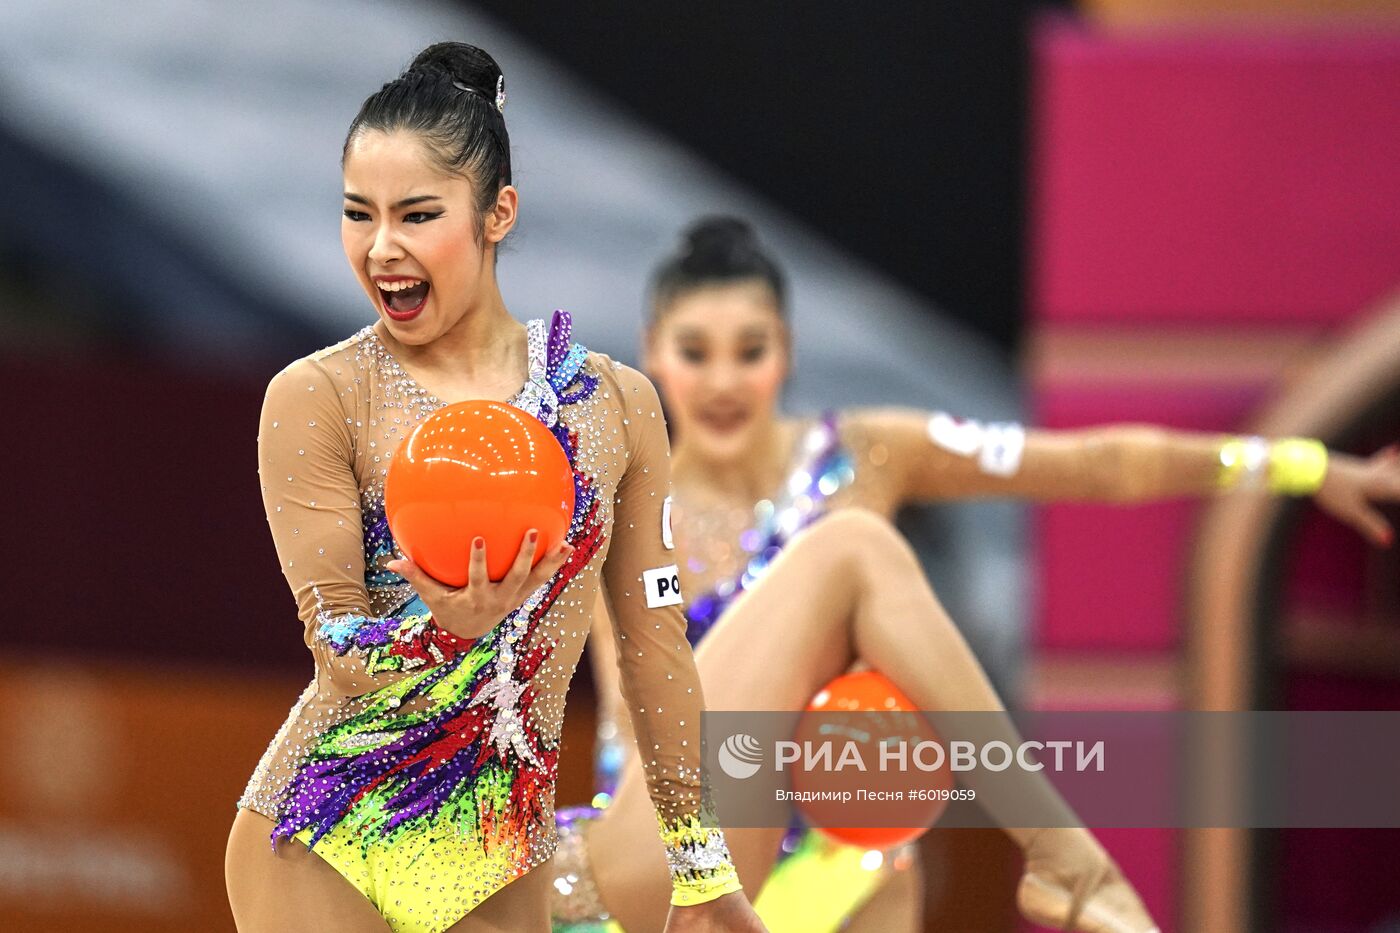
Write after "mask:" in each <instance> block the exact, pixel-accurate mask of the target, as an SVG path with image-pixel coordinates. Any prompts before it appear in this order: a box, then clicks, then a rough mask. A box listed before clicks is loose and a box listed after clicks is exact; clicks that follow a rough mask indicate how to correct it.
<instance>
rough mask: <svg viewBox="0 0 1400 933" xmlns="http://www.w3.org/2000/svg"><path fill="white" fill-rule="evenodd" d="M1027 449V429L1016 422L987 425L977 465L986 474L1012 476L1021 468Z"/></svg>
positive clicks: (999, 422)
mask: <svg viewBox="0 0 1400 933" xmlns="http://www.w3.org/2000/svg"><path fill="white" fill-rule="evenodd" d="M1025 449H1026V429H1025V428H1023V427H1021V425H1020V424H1019V423H1018V422H1015V421H998V422H995V423H993V424H989V425H987V428H986V431H985V437H984V438H983V441H982V455H981V456H980V457H978V458H977V463H978V465H979V466H980V467H981V468H982V472H984V473H990V474H992V475H993V476H1011V475H1012V474H1014V473H1015V472H1016V471H1017V470H1019V469H1020V468H1021V451H1023V450H1025Z"/></svg>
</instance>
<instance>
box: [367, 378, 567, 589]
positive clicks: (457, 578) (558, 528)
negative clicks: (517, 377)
mask: <svg viewBox="0 0 1400 933" xmlns="http://www.w3.org/2000/svg"><path fill="white" fill-rule="evenodd" d="M573 511H574V478H573V470H572V469H571V468H570V466H569V458H568V457H567V456H566V455H565V453H564V448H563V447H561V446H560V445H559V441H558V439H557V438H555V436H554V435H553V434H552V433H550V431H549V429H548V428H546V427H545V426H544V425H543V424H541V423H540V420H539V419H538V418H535V417H534V416H533V415H531V414H530V413H529V412H527V411H523V410H521V409H519V408H516V407H515V406H514V405H506V404H504V403H501V402H493V401H486V400H483V401H469V402H458V403H456V404H454V405H448V406H446V407H444V408H440V409H438V410H437V411H435V412H433V414H431V415H429V416H428V417H427V418H425V419H424V420H423V421H422V423H420V424H419V425H418V426H417V427H416V428H414V429H413V433H411V434H409V436H408V438H407V439H406V440H404V442H403V443H402V444H400V445H399V449H398V450H397V451H395V452H394V457H393V460H391V461H390V463H389V474H388V476H386V477H385V480H384V513H385V516H386V517H387V518H388V520H389V530H390V531H391V532H392V533H393V535H394V540H395V541H397V542H398V545H399V547H400V548H401V549H402V550H403V552H404V554H406V555H407V556H408V557H409V559H410V560H412V561H413V562H414V563H415V564H417V565H418V566H419V567H421V568H423V570H424V571H425V572H426V573H427V574H429V575H430V576H432V577H433V578H434V579H436V580H439V581H441V582H442V583H445V584H446V585H448V586H464V585H466V583H467V575H468V574H467V571H468V567H469V564H470V561H471V547H472V539H474V538H476V537H481V538H484V539H485V540H486V575H487V576H488V577H490V578H491V579H492V580H493V581H494V580H500V579H501V578H502V577H504V576H505V575H506V572H507V571H508V570H509V569H510V565H511V564H512V563H513V562H514V561H515V555H516V553H517V552H518V551H519V550H520V546H521V544H522V542H523V541H524V540H525V533H526V532H527V531H529V530H530V529H531V528H535V529H538V530H539V540H538V542H537V544H536V546H535V563H539V561H540V560H541V559H542V558H543V557H544V555H545V554H547V553H549V552H550V551H552V550H554V549H555V548H556V547H558V546H559V544H560V542H562V541H563V540H564V535H565V533H566V532H567V531H568V529H569V520H570V518H571V517H572V516H573Z"/></svg>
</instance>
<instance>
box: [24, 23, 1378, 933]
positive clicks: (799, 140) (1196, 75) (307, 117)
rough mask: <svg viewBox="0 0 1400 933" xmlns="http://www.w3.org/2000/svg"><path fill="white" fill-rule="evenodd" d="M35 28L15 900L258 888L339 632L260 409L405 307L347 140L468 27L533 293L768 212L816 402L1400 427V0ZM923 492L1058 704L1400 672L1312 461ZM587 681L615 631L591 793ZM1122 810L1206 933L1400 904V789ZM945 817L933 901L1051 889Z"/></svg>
mask: <svg viewBox="0 0 1400 933" xmlns="http://www.w3.org/2000/svg"><path fill="white" fill-rule="evenodd" d="M0 35H4V36H5V51H4V52H3V53H2V54H0V372H3V374H4V377H5V383H6V384H8V385H9V386H10V387H11V392H12V395H11V401H10V403H9V404H10V405H11V409H12V411H13V412H14V413H16V414H17V417H18V420H17V433H16V437H15V441H16V450H15V454H14V456H12V457H11V459H10V461H9V462H10V463H11V466H10V467H9V468H8V469H7V473H6V475H10V476H11V477H12V479H11V480H9V481H7V482H6V484H5V485H6V488H8V489H9V490H10V491H11V494H12V495H13V496H14V498H13V500H12V508H13V510H14V513H15V514H14V518H15V521H14V523H13V527H14V530H15V533H16V534H17V535H19V536H20V537H22V538H24V539H25V542H27V543H25V544H23V545H22V546H21V545H20V543H19V542H18V540H16V541H15V542H14V545H15V547H14V548H13V551H14V555H13V558H12V562H13V564H14V567H13V571H14V572H13V574H12V575H11V577H10V578H9V579H8V581H7V583H6V586H5V593H6V603H7V604H8V605H10V606H11V607H15V606H18V604H19V603H20V602H21V601H22V600H23V599H25V598H29V599H36V600H38V601H39V602H40V603H42V604H43V606H47V607H48V608H46V609H42V611H40V612H38V614H37V615H35V616H29V615H28V614H27V611H25V610H22V609H20V610H19V611H11V612H9V613H8V614H7V616H6V635H5V640H4V644H5V650H4V651H3V653H0V674H2V675H3V676H0V702H2V703H3V709H4V711H5V715H4V716H3V718H0V723H3V730H4V732H3V741H4V748H5V749H6V751H5V754H4V755H3V756H0V929H5V930H25V931H30V930H32V931H67V930H79V929H81V930H90V931H128V930H129V931H137V930H139V931H165V930H170V931H177V930H178V931H189V930H211V931H213V930H232V921H231V918H230V917H229V914H228V911H227V906H226V902H225V899H224V891H223V880H222V859H223V847H224V839H225V836H226V833H227V830H228V826H229V823H230V821H231V820H232V817H233V814H234V801H235V800H236V799H237V797H238V795H239V793H240V792H241V790H242V787H243V784H244V783H245V781H246V780H247V778H248V775H249V774H250V773H251V771H252V768H253V765H254V764H255V762H256V761H257V758H258V756H259V755H260V754H261V752H262V750H263V748H264V747H265V746H266V744H267V742H268V741H269V740H270V738H271V737H272V734H273V732H274V730H275V729H276V728H277V726H278V725H280V723H281V722H282V719H283V717H284V716H285V715H286V710H287V708H288V707H289V706H290V705H291V703H292V701H293V700H294V699H295V697H296V695H297V694H298V693H299V691H300V690H301V688H302V687H303V686H304V685H305V683H306V681H307V679H308V678H309V676H310V665H309V663H308V658H307V656H306V652H305V648H304V647H303V645H302V643H301V626H300V624H299V623H298V621H297V619H296V617H295V611H294V606H293V603H292V600H291V597H290V594H289V593H288V592H287V591H286V588H285V584H284V582H283V580H282V578H281V576H280V574H279V573H278V572H277V569H276V563H275V561H276V558H275V556H274V553H273V550H272V542H271V540H270V536H269V535H268V533H267V531H266V528H265V522H264V519H263V516H262V511H261V502H260V499H259V495H258V486H257V479H256V472H255V468H256V464H255V452H254V442H255V436H256V426H257V416H258V410H259V406H260V404H261V401H262V393H263V390H264V388H265V386H266V384H267V381H268V379H269V378H270V377H271V376H272V374H273V373H275V372H276V371H277V370H279V369H280V368H281V367H282V366H284V365H285V364H286V363H287V362H289V361H291V360H292V359H294V358H296V357H298V356H301V355H303V354H305V353H308V352H310V351H313V350H315V349H317V348H319V347H322V346H325V345H327V344H330V343H333V342H335V341H338V340H339V339H341V338H343V337H345V336H348V335H349V334H350V333H352V332H354V331H355V330H357V329H358V328H359V327H360V326H362V325H363V324H366V323H369V322H370V321H371V320H373V314H374V312H373V309H372V308H371V307H370V306H369V305H368V304H367V302H366V299H365V297H364V295H363V294H362V293H361V292H360V290H359V288H358V286H357V285H356V283H355V281H354V279H353V277H352V275H351V274H350V273H349V270H348V269H347V268H346V266H345V259H344V256H343V255H342V253H341V249H340V243H339V239H338V236H337V231H338V228H339V210H340V203H339V198H340V195H339V190H340V189H339V185H340V172H339V167H338V159H339V153H340V146H341V143H342V141H343V138H344V133H345V130H346V128H347V127H348V125H349V122H350V120H351V119H352V118H353V116H354V115H355V113H356V111H357V109H358V107H359V104H360V102H361V101H362V100H363V99H364V97H365V96H367V95H368V94H370V93H371V92H373V91H374V90H376V89H378V87H379V86H380V85H381V84H383V83H384V82H385V81H388V80H390V79H391V78H392V77H393V76H395V75H396V74H397V73H398V72H399V71H400V70H401V69H402V68H403V67H405V66H406V65H407V63H408V61H409V60H410V59H411V58H412V56H413V54H414V53H415V52H416V51H417V50H418V49H420V48H421V47H423V46H424V45H426V44H428V43H430V42H433V41H438V40H442V39H458V40H462V41H468V42H472V43H474V44H477V45H480V46H482V47H484V48H486V49H488V50H489V51H490V52H491V53H492V54H493V55H494V56H495V57H496V58H497V60H498V61H499V62H500V63H501V65H502V68H503V69H504V71H505V74H506V76H507V86H508V89H509V95H510V105H509V106H508V108H507V111H506V114H507V118H508V120H509V124H510V127H511V137H512V142H513V144H514V163H515V174H516V183H517V185H518V187H519V188H520V189H521V193H522V215H523V220H522V224H521V226H520V228H519V230H518V232H517V233H516V234H514V235H513V237H512V241H511V244H510V246H509V248H508V249H507V250H506V251H505V253H504V254H503V255H502V257H501V262H500V277H501V281H502V286H503V290H504V293H505V295H506V298H507V302H508V304H509V305H510V307H511V308H512V310H513V311H514V313H515V314H516V316H517V317H519V318H521V319H525V318H530V317H538V316H542V315H547V314H548V312H549V311H550V310H552V309H553V308H555V307H565V308H568V309H569V310H571V311H572V312H573V313H574V315H575V320H576V322H577V323H576V335H577V336H579V338H580V339H581V340H582V341H583V342H585V343H586V344H588V345H589V346H590V347H592V348H594V349H599V350H603V351H605V352H608V353H610V354H612V355H614V356H616V357H618V358H621V359H623V360H626V361H630V362H634V361H635V360H636V355H637V353H636V351H637V345H638V336H639V332H640V323H641V320H642V313H643V309H644V289H645V282H646V277H647V273H648V271H649V269H650V267H651V266H652V264H653V263H654V262H655V261H656V260H657V259H658V258H659V257H661V256H662V255H663V254H665V253H666V252H667V251H668V250H669V249H670V248H671V247H672V245H673V243H674V242H675V238H676V235H677V233H678V232H679V230H680V229H681V228H682V227H683V226H684V225H685V224H686V223H687V222H688V221H689V220H691V219H692V218H693V217H695V216H696V215H698V214H701V213H711V212H717V211H727V212H736V213H740V214H742V215H744V216H746V217H749V218H751V219H752V220H753V221H754V222H755V224H756V225H757V226H758V228H759V231H760V233H761V235H762V236H763V237H764V238H765V239H766V240H767V242H768V243H769V245H770V246H771V247H772V249H773V250H774V252H775V253H776V254H777V255H778V256H779V257H780V259H781V260H782V261H783V262H784V263H785V264H786V266H787V268H788V270H789V272H790V274H791V277H792V280H793V307H794V324H795V328H796V336H797V351H796V353H797V360H798V365H797V368H796V373H795V377H794V379H793V381H792V384H791V386H790V389H789V393H788V403H789V407H790V408H791V409H792V410H794V411H810V410H814V409H817V408H820V407H822V406H828V405H837V406H849V405H855V404H868V403H899V404H909V405H917V406H922V407H927V408H946V409H948V410H951V411H953V412H954V413H956V414H958V415H961V416H964V417H977V418H984V419H1010V418H1018V419H1021V420H1024V421H1027V422H1030V423H1033V424H1036V425H1040V426H1047V427H1058V428H1070V427H1078V426H1084V425H1091V424H1101V423H1105V422H1111V421H1125V420H1126V421H1148V422H1154V423H1159V424H1165V425H1171V426H1176V427H1182V428H1192V429H1199V430H1221V431H1225V430H1229V431H1243V430H1261V431H1268V432H1270V433H1298V434H1308V435H1312V436H1317V437H1321V438H1323V439H1324V440H1326V441H1327V442H1328V444H1329V445H1330V446H1333V447H1334V448H1340V449H1347V450H1354V451H1357V452H1369V451H1371V450H1373V449H1375V448H1376V447H1379V446H1381V445H1382V444H1384V443H1387V442H1389V441H1393V440H1396V439H1397V437H1398V436H1400V407H1398V403H1400V301H1397V299H1396V297H1395V296H1396V293H1397V289H1400V170H1398V169H1400V0H1275V2H1269V0H1093V2H1090V0H1086V2H1082V3H1078V4H1074V3H1070V2H1059V3H1055V2H1017V0H979V2H976V3H943V4H927V3H918V4H914V3H878V4H865V5H856V4H851V3H839V2H835V0H807V2H805V3H803V4H800V5H790V4H768V5H765V4H754V3H740V2H735V0H716V2H711V3H706V4H684V5H681V4H637V3H618V2H611V0H598V2H594V3H590V4H577V3H564V2H558V0H533V2H530V3H524V2H513V0H497V2H495V3H492V4H490V6H489V8H488V7H487V6H485V5H482V6H478V5H475V4H470V3H465V2H447V0H441V2H435V3H427V2H393V3H379V2H368V0H341V2H337V3H330V2H325V0H278V2H271V0H242V2H239V3H232V2H199V0H183V2H180V3H170V2H158V0H128V2H124V3H113V2H92V0H90V2H83V0H8V2H7V3H5V4H4V5H3V6H0ZM1395 517H1396V516H1395V515H1394V514H1392V519H1393V518H1395ZM901 524H902V527H903V528H904V530H905V531H906V532H907V533H908V534H909V535H910V536H911V537H912V538H913V539H914V541H915V542H916V543H917V545H918V546H919V549H920V552H921V554H922V556H923V558H924V560H925V563H926V566H927V567H928V570H929V573H930V575H931V578H932V580H933V582H934V585H935V587H936V589H937V590H938V592H939V594H940V596H941V597H942V598H943V600H944V601H945V603H947V604H948V606H949V608H950V610H951V611H952V614H953V615H954V617H955V618H957V619H958V620H959V622H960V624H962V625H963V626H964V628H965V631H966V632H967V635H968V637H969V639H970V640H971V642H972V643H973V646H974V648H975V649H976V650H977V652H978V654H979V656H980V657H981V658H982V660H983V662H984V664H985V665H986V666H987V667H988V669H989V671H990V673H991V674H992V677H993V679H994V680H995V681H996V683H997V685H998V686H999V687H1000V689H1001V690H1002V692H1003V693H1004V694H1005V695H1006V696H1007V697H1008V699H1009V700H1011V701H1014V703H1015V704H1017V705H1021V706H1026V707H1032V708H1040V709H1066V708H1073V709H1078V708H1101V709H1177V708H1201V709H1249V708H1255V709H1290V708H1294V709H1395V708H1397V703H1400V617H1398V616H1400V605H1398V603H1400V592H1397V591H1398V590H1400V583H1398V582H1397V581H1400V573H1397V570H1398V569H1400V568H1397V558H1396V556H1395V555H1394V554H1392V553H1390V552H1381V551H1373V550H1371V549H1368V548H1367V547H1366V546H1365V545H1364V544H1363V543H1362V542H1361V540H1360V539H1359V538H1358V537H1357V536H1355V535H1353V534H1351V533H1349V532H1347V531H1345V530H1343V529H1341V528H1339V527H1337V526H1335V525H1332V524H1329V523H1327V522H1325V521H1323V520H1322V519H1320V518H1319V516H1318V515H1317V514H1316V512H1315V510H1313V509H1312V508H1311V507H1310V506H1309V505H1308V504H1307V503H1306V502H1303V503H1298V502H1274V503H1268V504H1259V503H1253V504H1249V503H1239V502H1233V501H1224V500H1221V501H1212V502H1184V501H1171V502H1162V503H1154V504H1150V505H1142V506H1132V507H1121V506H1099V505H1089V504H1072V505H1071V504H1065V505H1034V506H1025V505H1016V504H1012V503H1002V502H966V503H956V504H954V503H949V504H936V505H931V506H929V507H926V508H922V509H919V510H915V511H912V512H911V513H909V514H907V515H905V516H903V517H902V520H901ZM21 561H22V562H21ZM21 570H22V571H23V573H21V572H20V571H21ZM21 577H23V579H21ZM41 608H42V607H41ZM592 730H593V701H592V692H591V684H590V683H589V682H588V679H587V673H586V666H585V667H583V668H581V669H580V675H579V678H578V680H577V682H576V685H575V688H574V691H573V694H572V696H571V698H570V706H569V719H568V722H567V724H566V752H565V756H564V760H565V771H564V774H563V776H562V779H561V784H560V790H559V803H560V804H561V805H563V804H568V803H580V802H584V801H586V800H587V799H588V797H589V795H590V788H589V781H590V761H589V755H590V749H591V736H592ZM1245 791H1246V792H1247V791H1248V789H1247V788H1246V789H1245ZM1100 837H1101V838H1102V839H1103V840H1104V842H1105V844H1106V845H1107V846H1108V847H1109V848H1110V850H1111V851H1112V852H1113V854H1114V855H1115V857H1116V858H1117V859H1118V860H1119V862H1120V863H1121V864H1122V865H1123V867H1124V869H1125V871H1126V873H1127V874H1128V876H1129V877H1130V878H1132V879H1133V880H1134V881H1135V883H1136V884H1137V886H1138V887H1139V889H1140V890H1141V891H1142V893H1143V895H1144V897H1145V899H1146V900H1147V902H1148V904H1149V906H1150V907H1151V908H1152V910H1153V912H1154V914H1155V915H1156V916H1157V918H1158V919H1159V921H1160V922H1161V923H1162V925H1163V929H1164V930H1165V931H1169V933H1171V931H1190V933H1217V931H1218V933H1240V931H1251V933H1252V931H1287V933H1305V931H1307V933H1351V931H1356V933H1381V931H1390V933H1394V931H1400V888H1397V886H1396V885H1395V883H1394V879H1395V878H1396V864H1397V858H1400V846H1397V844H1400V834H1397V832H1395V831H1391V830H1373V831H1357V830H1349V831H1345V832H1343V831H1333V830H1296V831H1287V832H1283V831H1269V830H1262V831H1227V830H1208V831H1190V832H1188V831H1175V830H1162V829H1153V830H1126V829H1115V830H1104V831H1103V832H1101V833H1100ZM923 845H924V855H925V863H926V870H927V879H926V883H925V889H926V897H927V912H928V925H927V929H929V930H939V931H957V933H979V931H1009V930H1017V929H1019V927H1018V923H1017V921H1016V920H1015V918H1014V916H1013V911H1012V908H1011V897H1012V891H1013V890H1014V883H1015V879H1016V877H1017V873H1018V870H1019V866H1018V864H1017V862H1016V857H1015V852H1014V850H1013V849H1012V848H1011V847H1010V844H1009V843H1008V842H1006V841H1005V840H1004V839H1003V838H1001V836H1000V834H998V833H979V832H976V831H970V830H942V831H940V830H938V829H935V830H933V831H932V832H930V833H929V834H928V836H927V837H926V838H925V840H924V843H923Z"/></svg>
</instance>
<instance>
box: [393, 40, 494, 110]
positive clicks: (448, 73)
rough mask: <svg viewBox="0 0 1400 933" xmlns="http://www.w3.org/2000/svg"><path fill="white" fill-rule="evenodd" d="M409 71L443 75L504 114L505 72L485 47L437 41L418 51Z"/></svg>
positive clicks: (409, 72) (410, 72) (458, 87)
mask: <svg viewBox="0 0 1400 933" xmlns="http://www.w3.org/2000/svg"><path fill="white" fill-rule="evenodd" d="M406 73H407V74H414V73H417V74H424V75H442V76H444V77H446V78H447V79H448V80H449V81H451V82H452V85H453V86H454V87H456V88H457V89H459V90H462V91H467V92H469V93H472V94H477V95H480V96H481V97H482V98H483V99H485V100H486V101H487V102H488V103H489V104H491V105H492V106H493V107H494V108H495V109H496V112H497V113H499V114H501V115H502V116H504V115H505V109H506V76H505V75H504V74H503V73H502V72H501V66H500V65H498V64H496V60H495V59H494V58H492V57H491V55H490V53H488V52H487V51H486V50H485V49H479V48H477V47H476V46H474V45H468V44H467V43H465V42H437V43H434V44H433V45H430V46H428V47H427V48H426V49H424V50H423V51H421V52H419V53H418V54H417V56H415V57H414V59H413V62H412V64H410V65H409V66H408V69H407V71H406Z"/></svg>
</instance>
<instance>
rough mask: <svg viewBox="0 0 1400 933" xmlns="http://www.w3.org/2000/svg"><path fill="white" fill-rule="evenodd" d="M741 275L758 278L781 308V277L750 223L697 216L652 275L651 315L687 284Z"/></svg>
mask: <svg viewBox="0 0 1400 933" xmlns="http://www.w3.org/2000/svg"><path fill="white" fill-rule="evenodd" d="M746 279H758V280H760V281H762V282H764V283H765V284H766V285H767V286H768V287H769V288H770V289H772V292H773V297H774V299H775V300H776V302H777V305H778V311H779V313H782V312H783V311H784V310H785V306H786V303H787V282H786V277H785V276H784V275H783V271H782V270H781V269H780V268H778V264H777V262H776V261H775V260H774V259H773V257H771V256H769V255H768V252H767V251H766V250H765V249H764V248H763V244H762V243H760V242H759V241H758V234H757V233H755V232H754V229H753V226H752V225H751V224H750V223H749V222H748V221H747V220H742V219H740V218H738V217H730V216H726V215H712V216H709V217H701V218H700V219H699V220H696V221H694V222H693V223H691V224H690V226H688V227H686V228H685V231H684V232H683V233H682V234H681V242H680V247H679V248H678V249H677V250H676V252H675V253H674V254H672V255H671V256H669V257H667V258H666V259H664V260H662V262H661V264H660V265H659V266H658V267H657V268H656V271H655V272H654V273H653V275H652V298H653V301H652V311H653V314H657V313H660V312H661V311H663V310H665V308H666V307H667V306H668V305H669V304H670V303H671V302H672V301H674V300H675V298H676V297H677V296H678V295H681V294H682V293H684V292H686V291H689V290H691V289H695V288H701V287H703V286H706V285H712V284H717V283H723V282H737V281H743V280H746Z"/></svg>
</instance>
